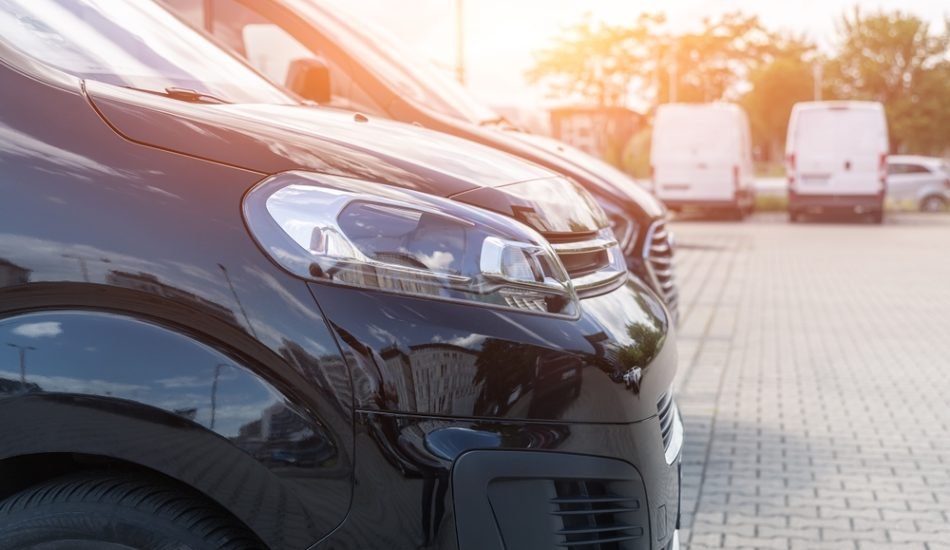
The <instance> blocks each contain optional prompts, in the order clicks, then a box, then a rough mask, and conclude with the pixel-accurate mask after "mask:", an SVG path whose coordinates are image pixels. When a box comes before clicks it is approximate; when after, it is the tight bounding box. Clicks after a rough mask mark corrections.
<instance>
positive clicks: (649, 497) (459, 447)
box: [321, 413, 682, 550]
mask: <svg viewBox="0 0 950 550" xmlns="http://www.w3.org/2000/svg"><path fill="white" fill-rule="evenodd" d="M358 420H359V423H358V432H357V439H356V445H357V448H356V457H357V460H356V470H355V479H356V484H355V487H354V493H353V502H352V506H351V509H350V512H349V514H348V517H347V520H346V521H345V522H344V524H343V525H341V527H340V528H339V529H338V530H337V531H336V532H335V533H334V535H333V536H331V537H330V538H329V539H328V540H326V541H325V543H326V544H325V546H321V547H327V548H338V547H345V548H349V547H360V548H419V547H425V548H432V549H446V550H448V549H453V550H454V549H457V550H476V549H477V550H496V549H497V550H502V549H505V548H508V549H510V548H576V549H578V550H582V549H587V548H591V547H597V546H596V545H597V544H603V545H605V546H602V547H607V548H617V549H624V550H667V549H671V548H677V529H678V528H679V514H680V476H681V456H680V454H679V453H677V454H676V456H673V457H672V460H671V461H669V462H668V461H667V456H666V450H667V449H669V448H670V447H673V446H675V447H676V448H681V443H678V442H674V443H673V445H669V446H666V449H665V448H664V444H663V436H662V430H663V428H662V423H661V421H660V419H659V417H653V418H650V419H647V420H644V421H641V422H634V423H630V424H621V425H617V424H570V423H549V422H542V423H538V422H497V421H490V420H486V419H467V420H466V419H447V418H431V417H411V416H401V415H400V416H396V415H388V414H379V413H361V414H359V415H358ZM679 433H680V434H681V433H682V431H680V432H679ZM371 541H372V542H371ZM611 544H612V545H611Z"/></svg>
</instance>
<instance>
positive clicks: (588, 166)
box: [505, 131, 666, 218]
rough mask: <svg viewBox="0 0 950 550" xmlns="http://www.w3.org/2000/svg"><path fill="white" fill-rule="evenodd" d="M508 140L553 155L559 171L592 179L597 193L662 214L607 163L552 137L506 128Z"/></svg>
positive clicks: (643, 191) (647, 195) (661, 208)
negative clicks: (558, 164)
mask: <svg viewBox="0 0 950 550" xmlns="http://www.w3.org/2000/svg"><path fill="white" fill-rule="evenodd" d="M505 135H506V137H507V138H508V139H511V140H515V141H519V142H521V143H522V144H524V145H526V146H528V147H530V148H532V149H534V150H535V151H537V153H538V154H542V155H554V156H556V157H557V158H558V159H559V160H560V163H561V170H560V171H562V173H565V174H568V175H571V176H574V177H578V178H581V179H584V180H588V181H589V180H595V181H596V183H597V184H598V185H597V192H598V194H600V193H603V195H604V197H605V198H609V199H613V200H616V201H618V202H619V203H620V204H623V205H628V206H629V205H635V206H637V207H639V208H640V209H641V210H643V213H644V214H645V215H646V216H648V217H650V218H662V217H665V216H666V207H665V206H664V205H663V203H662V202H660V200H659V199H657V198H656V197H655V196H653V194H651V193H650V192H649V191H647V190H646V189H644V188H643V187H641V186H640V185H638V184H637V183H636V182H635V181H633V179H632V178H631V177H630V176H628V175H627V174H625V173H623V172H621V171H620V170H618V169H617V168H616V167H614V166H612V165H610V164H608V163H607V162H605V161H603V160H601V159H599V158H596V157H594V156H591V155H589V154H587V153H585V152H584V151H581V150H580V149H577V148H576V147H571V146H570V145H566V144H564V143H562V142H560V141H558V140H556V139H553V138H549V137H544V136H538V135H534V134H528V133H525V132H519V131H506V132H505Z"/></svg>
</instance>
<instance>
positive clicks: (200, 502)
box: [0, 472, 263, 550]
mask: <svg viewBox="0 0 950 550" xmlns="http://www.w3.org/2000/svg"><path fill="white" fill-rule="evenodd" d="M33 548H35V549H42V550H46V549H56V550H59V549H67V548H68V549H69V550H94V549H95V550H98V549H103V550H106V549H108V550H118V549H122V550H127V549H135V550H173V549H174V550H225V549H226V550H248V549H260V548H263V545H262V544H261V543H260V542H258V541H257V539H256V538H255V537H254V536H253V535H252V534H251V533H250V532H249V531H248V530H247V529H245V528H243V526H241V525H239V524H237V522H236V521H235V520H234V519H232V518H230V517H228V516H227V514H226V513H224V512H223V511H221V510H220V509H219V508H218V507H217V506H215V505H214V504H212V503H209V502H208V501H206V500H205V499H204V498H202V497H201V496H200V495H198V494H193V493H190V492H188V491H187V490H183V489H182V488H180V487H178V486H176V485H174V484H172V483H169V482H167V481H165V480H163V479H161V478H157V477H151V476H142V475H132V474H127V473H112V472H84V473H80V474H75V475H70V476H66V477H61V478H57V479H52V480H49V481H46V482H43V483H40V484H39V485H36V486H33V487H30V488H28V489H25V490H23V491H21V492H20V493H17V494H15V495H13V496H11V497H9V498H7V499H6V500H4V501H3V502H0V549H2V550H14V549H16V550H27V549H33Z"/></svg>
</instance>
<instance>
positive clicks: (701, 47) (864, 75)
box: [528, 8, 950, 175]
mask: <svg viewBox="0 0 950 550" xmlns="http://www.w3.org/2000/svg"><path fill="white" fill-rule="evenodd" d="M944 23H945V24H944V25H943V29H940V30H936V29H933V28H931V26H930V25H928V24H927V22H925V21H923V20H922V19H920V18H919V17H916V16H914V15H911V14H908V13H905V12H902V11H893V12H884V11H877V12H871V13H865V12H862V11H861V10H860V9H858V8H854V9H853V10H852V11H850V12H848V13H847V14H845V15H843V16H842V17H841V19H840V21H839V24H838V35H839V37H838V38H839V41H838V42H839V45H838V47H837V48H836V50H835V51H834V52H832V55H831V56H829V57H828V58H827V59H825V60H821V59H819V55H818V51H817V48H816V47H815V45H814V44H813V43H811V42H810V41H808V40H806V39H805V38H804V37H802V36H797V35H793V34H787V33H775V32H770V31H768V30H767V29H766V28H764V26H763V25H762V23H761V22H760V21H759V19H758V18H757V17H755V16H748V15H744V14H742V13H739V12H732V13H726V14H724V15H723V16H721V17H719V18H718V19H708V18H707V19H704V20H703V24H702V26H701V27H700V29H699V30H698V31H696V32H690V33H681V34H673V33H670V32H669V31H668V30H667V28H666V26H665V18H664V16H663V15H660V14H644V15H642V16H641V17H640V18H639V19H637V20H636V21H634V22H633V23H632V24H630V25H618V24H604V23H595V22H593V21H592V20H591V18H590V17H589V16H588V17H587V18H585V19H584V21H582V22H581V23H579V24H577V25H575V26H573V27H570V28H568V29H566V30H565V33H564V35H563V36H562V37H561V38H559V39H558V40H557V41H556V42H555V43H554V44H553V45H552V46H551V47H550V48H548V49H546V50H543V51H541V52H539V53H538V54H537V59H536V64H535V66H534V68H533V69H532V70H531V71H530V72H529V73H528V78H529V79H530V80H531V81H532V82H536V83H542V84H545V85H547V87H548V88H549V90H550V91H551V92H552V93H554V94H556V95H558V96H560V97H563V98H570V99H572V100H574V101H580V102H584V103H587V104H593V105H598V106H625V105H626V104H627V103H628V101H629V100H630V98H632V97H637V98H639V99H640V100H641V101H646V102H648V103H649V104H651V105H654V106H655V105H657V104H660V103H664V102H667V101H670V100H671V98H672V97H673V96H674V95H675V98H676V100H677V101H680V102H708V101H717V100H734V101H738V102H739V103H740V104H741V105H742V106H743V107H744V108H745V109H746V111H747V113H748V114H749V119H750V122H751V124H752V131H753V142H754V144H755V146H756V148H757V152H758V154H759V155H758V158H759V159H760V160H763V161H772V162H776V161H779V160H780V159H781V157H782V152H783V148H784V140H785V133H786V130H787V125H788V117H789V114H790V112H791V108H792V105H794V104H795V103H796V102H799V101H807V100H810V99H812V98H813V97H814V68H815V67H816V66H817V65H819V64H820V65H821V67H822V69H823V70H822V73H823V82H824V86H823V89H822V91H823V94H824V98H825V99H832V98H839V99H868V100H874V101H881V102H882V103H884V105H885V108H886V109H887V114H888V121H889V124H890V133H891V138H892V147H893V150H894V151H895V152H914V153H930V154H941V153H945V152H946V151H948V150H950V131H948V130H947V128H950V19H947V20H946V21H945V22H944ZM644 140H645V141H646V143H647V144H648V143H649V140H648V138H641V141H640V143H638V144H632V145H631V146H628V148H627V150H626V151H625V153H624V154H623V155H622V156H620V160H619V162H621V163H622V164H624V165H625V166H627V168H628V170H630V171H632V172H634V173H637V174H638V175H640V174H639V172H641V170H640V165H641V164H642V162H641V157H642V152H641V150H642V147H641V146H642V144H643V142H644ZM615 156H616V155H615ZM611 160H617V159H611Z"/></svg>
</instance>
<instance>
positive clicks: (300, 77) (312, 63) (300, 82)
mask: <svg viewBox="0 0 950 550" xmlns="http://www.w3.org/2000/svg"><path fill="white" fill-rule="evenodd" d="M287 87H288V88H289V89H290V91H292V92H294V93H295V94H297V95H299V96H300V97H302V98H304V99H309V100H311V101H316V102H317V103H330V99H331V98H332V94H331V91H330V68H329V67H327V64H326V63H324V62H323V61H321V60H319V59H316V58H313V57H306V58H299V59H294V60H293V61H291V62H290V66H289V67H288V68H287Z"/></svg>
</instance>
